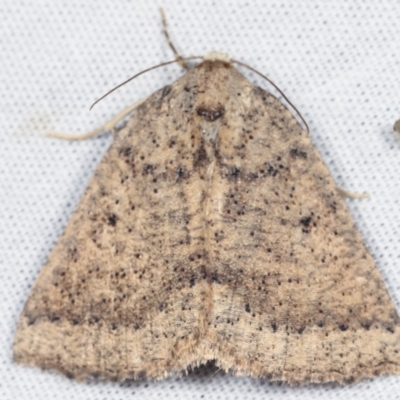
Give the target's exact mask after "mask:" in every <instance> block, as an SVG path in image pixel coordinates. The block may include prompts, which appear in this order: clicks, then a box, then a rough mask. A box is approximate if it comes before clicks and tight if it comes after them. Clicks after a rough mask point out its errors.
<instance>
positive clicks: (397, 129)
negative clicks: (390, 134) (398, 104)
mask: <svg viewBox="0 0 400 400" xmlns="http://www.w3.org/2000/svg"><path fill="white" fill-rule="evenodd" d="M393 130H394V131H395V132H396V133H398V135H399V140H400V119H399V120H398V121H396V123H395V124H394V126H393Z"/></svg>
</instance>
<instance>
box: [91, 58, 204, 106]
mask: <svg viewBox="0 0 400 400" xmlns="http://www.w3.org/2000/svg"><path fill="white" fill-rule="evenodd" d="M199 58H202V57H200V56H193V57H186V58H183V59H182V60H186V61H190V60H196V59H199ZM176 62H179V60H172V61H167V62H163V63H161V64H158V65H154V66H153V67H150V68H147V69H145V70H143V71H141V72H139V73H137V74H136V75H133V76H132V77H130V78H129V79H127V80H126V81H124V82H122V83H120V84H119V85H117V86H115V87H114V88H113V89H111V90H109V91H108V92H107V93H106V94H103V96H101V97H100V98H98V99H97V100H96V101H95V102H94V103H93V104H92V105H91V106H90V109H89V110H91V109H92V108H93V107H94V106H95V105H96V104H97V103H98V102H99V101H100V100H103V99H104V98H105V97H107V96H108V95H109V94H111V93H112V92H114V91H116V90H117V89H119V88H120V87H121V86H123V85H125V84H126V83H128V82H130V81H132V80H133V79H135V78H137V77H138V76H140V75H142V74H144V73H146V72H149V71H151V70H153V69H156V68H159V67H164V66H166V65H169V64H174V63H176Z"/></svg>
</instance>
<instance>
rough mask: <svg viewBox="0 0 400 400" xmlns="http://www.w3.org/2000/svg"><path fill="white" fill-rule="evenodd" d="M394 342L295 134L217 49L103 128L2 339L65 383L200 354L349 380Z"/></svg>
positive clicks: (388, 311) (146, 372)
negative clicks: (120, 123) (87, 170)
mask: <svg viewBox="0 0 400 400" xmlns="http://www.w3.org/2000/svg"><path fill="white" fill-rule="evenodd" d="M184 61H185V60H183V59H181V60H180V62H184ZM399 352H400V324H399V317H398V314H397V312H396V310H395V307H394V304H393V302H392V300H391V299H390V297H389V295H388V292H387V290H386V288H385V286H384V284H383V282H382V278H381V276H380V274H379V272H378V269H377V268H376V266H375V264H374V261H373V259H372V257H371V255H370V254H369V253H368V251H367V249H366V247H365V245H364V244H363V241H362V238H361V236H360V233H359V232H358V230H357V228H356V227H355V224H354V222H353V220H352V218H351V216H350V214H349V212H348V210H347V208H346V205H345V203H344V201H343V199H342V198H341V196H340V195H339V193H338V191H337V190H336V186H335V183H334V181H333V179H332V177H331V175H330V173H329V171H328V169H327V167H326V166H325V164H324V162H323V160H322V159H321V156H320V155H319V154H318V152H317V150H316V149H315V147H314V146H313V144H312V142H311V140H310V137H309V134H308V132H307V130H305V129H303V128H302V126H301V125H300V124H299V122H298V121H297V120H296V118H295V117H294V116H293V114H292V113H291V112H290V111H289V110H288V108H287V107H286V106H285V105H284V104H283V103H282V102H281V101H280V100H278V99H277V98H276V97H275V96H273V95H272V94H271V93H269V92H267V91H266V90H264V89H262V88H260V87H258V86H255V85H253V84H252V83H251V82H250V81H249V80H248V79H247V78H246V77H245V76H243V75H242V73H240V72H239V71H238V70H237V69H236V68H235V67H234V63H233V62H232V60H231V59H230V58H229V57H227V56H224V55H221V54H218V53H211V54H210V55H208V56H206V57H204V58H203V60H202V61H201V62H200V63H199V64H198V65H196V66H195V67H193V68H190V69H188V70H187V72H186V73H185V74H184V75H183V76H182V77H181V78H179V79H178V80H177V81H176V82H174V83H173V84H171V85H168V86H166V87H164V88H162V89H160V90H158V91H157V92H155V93H154V94H152V95H151V96H150V97H149V98H148V99H146V100H145V101H144V102H143V103H142V104H141V105H140V106H138V107H137V108H136V110H135V111H134V113H133V114H132V116H131V117H130V118H129V120H128V122H127V123H126V125H125V126H124V127H122V128H121V129H119V130H117V131H116V134H115V140H114V142H113V144H112V145H111V147H110V148H109V150H108V151H107V152H106V154H105V156H104V158H103V160H102V161H101V163H100V165H99V166H98V167H97V170H96V172H95V174H94V176H93V178H92V180H91V182H90V184H89V186H88V188H87V190H86V192H85V194H84V196H83V197H82V199H81V201H80V203H79V205H78V207H77V209H76V210H75V212H74V213H73V215H72V216H71V219H70V221H69V223H68V225H67V227H66V229H65V232H64V233H63V235H62V236H61V237H60V239H59V241H58V242H57V244H56V245H55V247H54V249H53V250H52V252H51V254H50V255H49V258H48V260H47V262H46V264H45V265H44V266H43V269H42V270H41V272H40V275H39V277H38V279H37V281H36V283H35V285H34V287H33V289H32V292H31V294H30V296H29V298H28V300H27V302H26V304H25V307H24V309H23V311H22V314H21V317H20V320H19V324H18V328H17V331H16V334H15V341H14V359H15V361H16V362H18V363H23V364H29V365H35V366H39V367H42V368H45V369H55V370H58V371H61V372H62V373H65V374H67V375H68V376H71V377H75V378H77V379H85V378H88V377H91V376H96V377H101V378H110V379H117V380H125V379H132V378H133V379H141V378H149V379H162V378H164V377H167V376H170V375H176V374H181V373H183V372H185V371H188V370H189V369H191V368H194V367H196V366H199V365H201V364H203V363H206V362H208V361H210V360H214V362H215V364H216V365H217V366H218V367H219V368H221V369H223V370H225V371H227V372H230V373H232V374H236V375H250V376H252V377H255V378H267V379H271V380H279V381H284V382H288V383H289V384H306V383H310V382H328V381H338V382H340V383H346V382H352V381H354V380H359V379H361V378H365V377H372V376H375V375H380V374H384V373H399V372H400V354H399Z"/></svg>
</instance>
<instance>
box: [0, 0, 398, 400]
mask: <svg viewBox="0 0 400 400" xmlns="http://www.w3.org/2000/svg"><path fill="white" fill-rule="evenodd" d="M160 5H162V6H163V7H164V9H165V11H166V14H167V18H168V23H169V30H170V34H171V37H172V39H173V41H174V43H175V45H176V47H177V48H178V50H179V51H180V53H181V54H182V55H186V56H189V55H203V54H205V53H207V52H209V51H211V50H216V51H220V52H225V53H228V54H230V55H231V56H232V57H233V58H235V59H238V60H241V61H243V62H246V63H248V64H249V65H251V66H252V67H254V68H256V69H257V70H259V71H260V72H262V73H264V74H266V75H268V76H269V77H270V78H271V79H273V80H274V81H275V82H276V83H277V84H278V85H279V86H280V88H281V89H282V90H283V91H284V92H285V94H286V95H287V96H288V97H289V98H290V99H291V101H292V102H293V103H294V104H295V105H296V106H297V108H298V109H299V110H300V111H301V112H302V114H303V115H304V117H305V118H306V120H307V121H308V123H309V125H310V129H311V138H312V140H313V142H314V143H315V145H316V147H317V148H318V150H319V151H320V153H321V154H322V157H323V159H324V161H325V162H326V164H327V165H328V167H329V169H330V171H331V173H332V175H333V177H334V179H335V180H336V182H337V184H338V185H339V186H341V187H343V188H345V189H347V190H350V191H355V192H363V191H366V192H368V193H369V194H370V198H369V199H367V200H351V199H349V200H346V202H347V204H348V206H349V209H350V212H351V214H352V216H353V218H354V219H355V222H356V224H357V226H358V228H359V229H360V231H361V234H362V236H363V238H364V240H365V243H366V245H367V247H368V249H369V250H370V252H371V253H372V255H373V257H374V258H375V260H376V263H377V267H378V268H379V270H380V272H381V274H382V276H383V279H384V281H385V284H386V286H387V288H388V290H389V293H390V295H391V297H392V299H393V301H394V302H395V304H396V307H397V310H398V311H400V142H399V141H398V139H397V137H396V135H395V134H394V133H393V132H392V126H393V124H394V122H395V120H396V119H398V118H400V2H399V1H394V0H393V1H389V0H385V1H372V0H371V1H346V0H336V1H330V2H327V1H326V2H321V1H317V0H315V1H309V0H307V1H301V2H300V1H262V0H257V1H250V0H249V1H234V0H222V1H217V0H215V1H210V0H206V1H194V0H185V1H184V0H175V1H167V0H165V1H164V2H157V1H154V0H147V1H128V0H116V1H111V0H104V1H95V0H86V1H78V0H52V1H50V0H37V1H22V0H2V1H1V3H0V48H1V60H0V88H1V89H0V283H1V286H0V307H1V314H0V315H1V318H0V376H1V379H0V398H1V399H21V400H23V399H29V400H34V399H76V400H78V399H107V400H114V399H115V400H116V399H135V398H138V399H147V398H148V399H164V398H165V399H242V400H250V399H261V398H262V399H267V398H273V399H281V398H285V399H300V398H306V399H314V398H315V399H317V398H318V399H321V398H322V399H338V398H346V399H358V398H363V399H369V398H370V399H394V398H399V397H400V394H399V393H400V376H397V377H396V376H391V377H379V378H376V379H373V380H366V381H363V382H360V383H357V384H353V385H349V386H339V385H335V384H328V385H310V386H307V387H297V388H296V387H295V388H293V387H290V386H287V385H279V384H277V383H271V382H268V381H265V380H256V379H251V378H246V377H240V378H238V377H234V376H230V375H227V374H225V373H222V372H221V371H217V370H216V369H215V368H202V369H199V370H197V371H195V372H194V373H191V374H190V375H189V376H185V377H183V378H169V379H165V380H163V381H158V382H150V381H149V382H148V381H138V382H130V383H125V384H119V383H113V382H104V381H101V382H90V383H77V382H75V381H71V380H69V379H67V378H66V377H64V376H62V375H59V374H57V373H53V372H43V371H40V370H39V369H36V368H29V367H22V366H18V365H15V364H14V363H13V362H12V341H13V334H14V331H15V328H16V324H17V320H18V316H19V314H20V312H21V310H22V307H23V305H24V302H25V300H26V299H27V296H28V293H29V291H30V289H31V287H32V285H33V283H34V281H35V278H36V277H37V275H38V272H39V270H40V268H41V266H42V264H43V263H44V262H45V260H46V257H47V256H48V254H49V252H50V250H51V248H52V247H53V245H54V243H55V242H56V241H57V238H58V237H59V236H60V235H61V233H62V231H63V229H64V227H65V225H66V224H67V222H68V219H69V217H70V215H71V213H72V212H73V210H74V208H75V207H76V205H77V203H78V202H79V199H80V197H81V195H82V194H83V192H84V190H85V187H86V186H87V184H88V182H89V179H90V177H91V176H92V174H93V172H94V170H95V168H96V165H97V164H98V163H99V161H100V159H101V158H102V156H103V154H104V153H105V151H106V150H107V147H108V146H109V144H110V143H111V141H112V137H111V135H110V133H104V134H102V135H100V136H98V137H96V138H93V139H90V140H86V141H82V142H66V141H61V140H55V139H49V138H46V137H45V136H44V133H45V132H48V131H54V130H56V131H60V132H67V133H83V132H85V131H88V130H89V129H92V128H95V127H97V126H99V125H101V124H102V123H104V122H105V121H106V120H108V119H109V118H110V117H112V116H113V115H114V114H116V113H117V112H118V111H120V110H121V109H122V108H124V107H126V106H127V105H129V104H131V103H133V102H135V101H137V100H138V99H141V98H143V97H146V96H148V95H149V94H151V93H153V92H154V91H155V90H157V89H158V88H160V87H162V86H164V85H167V84H169V83H171V82H173V81H174V80H175V79H177V78H178V77H179V76H180V75H181V74H182V71H181V69H180V68H179V67H178V66H176V65H175V66H169V67H165V68H160V69H158V70H156V71H152V72H149V73H147V74H145V75H143V76H141V77H140V78H138V79H137V80H135V81H134V82H131V83H130V84H128V85H126V86H125V87H123V88H121V89H120V90H119V91H117V92H115V93H114V94H112V95H111V96H109V97H108V98H106V99H105V100H103V101H102V102H101V103H100V104H98V105H97V106H96V107H95V109H94V110H93V111H91V112H89V110H88V108H89V106H90V104H91V103H92V102H93V101H94V100H95V99H96V98H98V97H99V96H100V95H102V94H103V93H105V92H106V91H107V90H108V89H110V88H112V87H113V86H115V85H116V84H118V83H120V82H122V81H123V80H125V79H127V78H128V77H129V76H131V75H133V74H134V73H136V72H139V71H141V70H143V69H145V68H147V67H150V66H153V65H156V64H158V63H160V62H162V61H167V60H171V59H173V55H172V54H171V51H170V49H169V47H168V46H167V43H166V41H165V39H164V37H163V35H162V33H161V23H160V17H159V12H158V7H159V6H160ZM243 72H244V73H245V74H246V75H247V76H248V77H249V79H251V80H252V81H253V82H254V83H256V84H258V85H260V86H262V87H264V88H267V89H268V90H271V91H272V92H273V93H275V92H274V91H273V90H272V89H271V88H270V86H269V85H268V84H267V83H266V82H265V81H263V80H262V79H259V78H258V77H256V76H255V75H254V74H251V73H249V72H248V71H243ZM310 196H312V193H310ZM399 362H400V357H399Z"/></svg>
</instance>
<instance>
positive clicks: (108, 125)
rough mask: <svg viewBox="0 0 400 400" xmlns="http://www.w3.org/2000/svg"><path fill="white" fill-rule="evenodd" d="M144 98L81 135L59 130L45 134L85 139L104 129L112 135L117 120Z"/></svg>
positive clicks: (59, 137) (69, 138)
mask: <svg viewBox="0 0 400 400" xmlns="http://www.w3.org/2000/svg"><path fill="white" fill-rule="evenodd" d="M145 100H146V99H141V100H139V101H137V102H136V103H134V104H132V105H130V106H128V107H126V108H125V109H124V110H122V111H121V112H119V113H118V114H117V115H115V116H114V117H113V118H111V119H110V120H109V121H107V122H106V123H105V124H104V125H102V126H100V127H99V128H96V129H93V130H92V131H90V132H87V133H84V134H82V135H73V134H72V135H71V134H68V133H59V132H49V133H47V134H46V136H48V137H53V138H57V139H64V140H85V139H89V138H91V137H93V136H96V135H98V134H99V133H102V132H106V131H112V133H113V135H114V129H115V127H116V125H117V124H118V122H119V121H121V120H123V119H124V118H125V117H126V116H127V115H129V114H130V113H131V112H132V111H133V110H135V109H136V108H137V107H139V106H140V105H141V104H142V103H143V102H144V101H145Z"/></svg>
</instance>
